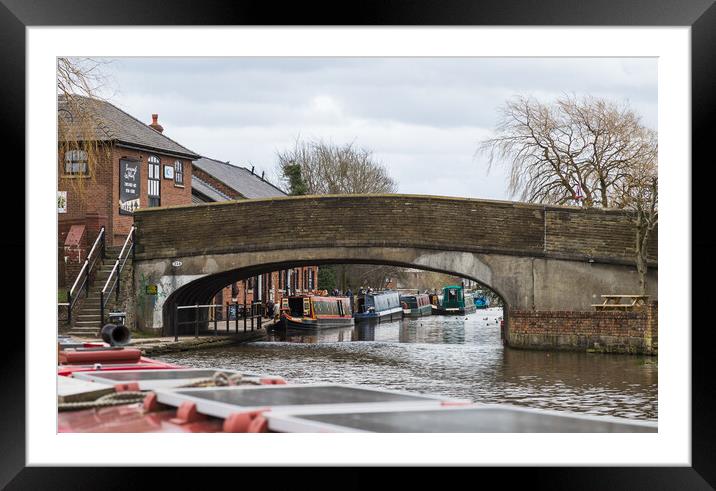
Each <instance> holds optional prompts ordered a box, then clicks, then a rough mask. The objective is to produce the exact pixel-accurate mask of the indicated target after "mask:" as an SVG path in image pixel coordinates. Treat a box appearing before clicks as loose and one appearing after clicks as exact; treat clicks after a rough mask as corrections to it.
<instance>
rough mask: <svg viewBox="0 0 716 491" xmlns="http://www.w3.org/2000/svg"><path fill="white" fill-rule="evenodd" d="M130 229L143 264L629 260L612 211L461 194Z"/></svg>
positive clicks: (325, 202)
mask: <svg viewBox="0 0 716 491" xmlns="http://www.w3.org/2000/svg"><path fill="white" fill-rule="evenodd" d="M135 223H136V224H137V226H138V247H137V254H138V258H147V259H149V258H162V257H166V258H169V257H176V256H192V255H205V254H208V253H216V254H221V253H230V252H242V251H256V250H267V249H281V248H296V247H333V246H338V247H340V246H348V247H351V246H353V247H416V248H425V249H436V250H441V251H442V250H447V251H450V250H458V251H466V252H478V253H479V252H492V253H501V254H516V255H522V256H533V257H558V258H563V259H576V260H583V259H586V258H590V257H593V258H595V260H603V261H605V262H616V263H618V262H622V263H626V264H633V262H634V258H633V254H632V251H633V248H634V247H633V241H634V235H633V227H632V225H631V224H630V223H629V219H628V216H627V215H626V214H625V213H623V212H621V211H614V210H589V211H585V210H583V209H579V208H568V207H564V208H556V207H544V206H538V205H528V204H522V203H512V202H498V201H485V200H474V199H462V198H440V197H426V196H412V195H363V196H355V195H354V196H322V197H287V198H274V199H264V200H243V201H237V202H226V203H212V204H207V205H199V206H192V207H175V208H170V209H166V210H161V211H160V212H159V213H157V212H156V211H154V210H151V209H144V210H139V211H138V212H137V213H135ZM187 230H190V231H191V233H189V234H187V233H186V231H187ZM217 230H220V231H221V233H220V234H217V233H216V231H217ZM207 237H210V238H211V239H210V241H208V240H207ZM653 237H654V240H653V241H652V243H651V249H650V250H652V252H653V256H652V257H653V259H654V260H656V258H657V255H656V251H657V240H656V237H657V233H654V235H653Z"/></svg>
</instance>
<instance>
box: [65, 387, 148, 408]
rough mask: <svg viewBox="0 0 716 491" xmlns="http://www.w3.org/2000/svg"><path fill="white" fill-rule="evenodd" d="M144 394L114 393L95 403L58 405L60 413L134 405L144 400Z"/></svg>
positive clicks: (100, 398) (96, 400) (84, 402)
mask: <svg viewBox="0 0 716 491" xmlns="http://www.w3.org/2000/svg"><path fill="white" fill-rule="evenodd" d="M145 395H146V394H144V393H143V392H129V391H128V392H113V393H112V394H106V395H103V396H102V397H99V398H97V399H95V400H94V401H83V402H60V403H58V404H57V410H58V411H77V410H80V409H96V408H102V407H110V406H120V405H124V404H134V403H136V402H142V401H143V400H144V396H145Z"/></svg>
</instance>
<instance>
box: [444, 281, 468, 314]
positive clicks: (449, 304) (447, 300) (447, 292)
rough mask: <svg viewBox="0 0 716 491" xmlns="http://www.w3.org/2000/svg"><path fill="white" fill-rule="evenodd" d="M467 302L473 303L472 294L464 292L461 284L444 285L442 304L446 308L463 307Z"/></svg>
mask: <svg viewBox="0 0 716 491" xmlns="http://www.w3.org/2000/svg"><path fill="white" fill-rule="evenodd" d="M466 301H467V304H469V303H473V300H472V295H470V294H469V293H465V290H464V288H463V287H462V286H446V287H445V288H443V301H442V306H443V307H444V308H446V309H450V308H463V307H465V305H466Z"/></svg>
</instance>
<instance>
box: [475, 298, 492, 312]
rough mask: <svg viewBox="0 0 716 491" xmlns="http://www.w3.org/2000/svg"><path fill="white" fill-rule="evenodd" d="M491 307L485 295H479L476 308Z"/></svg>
mask: <svg viewBox="0 0 716 491" xmlns="http://www.w3.org/2000/svg"><path fill="white" fill-rule="evenodd" d="M489 306H490V302H488V301H487V297H485V296H484V295H478V296H476V297H475V308H478V309H486V308H487V307H489Z"/></svg>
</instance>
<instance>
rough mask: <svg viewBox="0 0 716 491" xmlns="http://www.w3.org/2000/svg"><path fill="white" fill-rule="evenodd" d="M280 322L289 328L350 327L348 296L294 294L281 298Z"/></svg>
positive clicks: (351, 323) (351, 320) (351, 317)
mask: <svg viewBox="0 0 716 491" xmlns="http://www.w3.org/2000/svg"><path fill="white" fill-rule="evenodd" d="M281 324H282V325H283V327H286V328H291V329H306V328H311V329H323V328H330V327H352V326H353V325H355V321H354V320H353V316H352V315H351V304H350V299H349V298H348V297H321V296H318V295H296V296H291V297H286V298H283V299H282V300H281Z"/></svg>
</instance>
